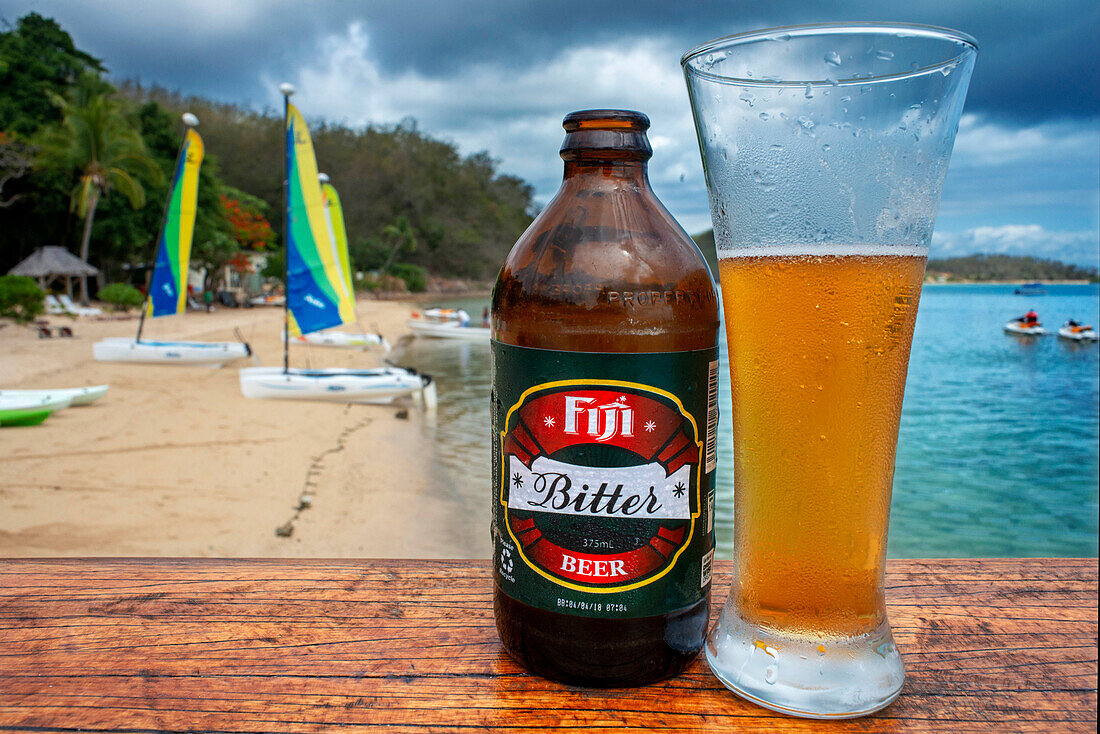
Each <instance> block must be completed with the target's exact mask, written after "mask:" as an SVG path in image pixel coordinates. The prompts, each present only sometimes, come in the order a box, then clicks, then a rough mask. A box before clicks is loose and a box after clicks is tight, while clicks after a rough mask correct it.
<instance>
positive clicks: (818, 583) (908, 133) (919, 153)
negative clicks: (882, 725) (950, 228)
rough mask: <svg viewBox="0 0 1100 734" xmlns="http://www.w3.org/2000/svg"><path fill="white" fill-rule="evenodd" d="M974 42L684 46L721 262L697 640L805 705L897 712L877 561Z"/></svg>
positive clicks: (950, 34)
mask: <svg viewBox="0 0 1100 734" xmlns="http://www.w3.org/2000/svg"><path fill="white" fill-rule="evenodd" d="M976 54H977V46H976V44H975V42H974V40H973V39H972V38H970V37H969V36H966V35H964V34H961V33H956V32H954V31H949V30H944V29H940V28H929V27H923V26H909V25H897V26H884V25H878V24H856V25H843V26H833V25H818V26H799V27H790V28H777V29H773V30H766V31H759V32H755V33H747V34H742V35H737V36H732V37H730V38H724V39H721V40H717V41H713V42H711V43H708V44H705V45H703V46H700V47H699V48H696V49H695V50H693V51H691V52H689V53H688V54H687V55H685V56H684V59H683V62H682V63H683V67H684V72H685V76H686V78H687V85H688V93H689V95H690V97H691V104H692V110H693V112H694V115H695V125H696V130H697V132H698V135H699V146H700V148H701V150H702V156H703V166H704V169H705V171H706V181H707V190H708V192H709V195H710V208H711V217H712V220H713V222H714V236H715V242H716V244H717V247H718V256H719V258H720V265H719V273H720V275H721V281H722V300H723V307H724V310H725V324H726V336H727V338H728V343H729V362H730V379H731V382H732V392H733V420H732V424H733V447H734V544H735V557H736V565H735V575H734V579H733V586H732V589H731V591H730V595H729V599H728V601H727V602H726V606H725V609H724V611H723V612H722V615H721V618H720V620H719V623H718V625H717V627H716V628H715V629H714V630H713V631H712V632H711V635H710V637H709V639H708V641H707V646H706V651H707V659H708V660H709V661H710V665H711V668H712V669H713V670H714V672H715V674H716V675H717V676H718V677H719V678H720V679H721V680H722V682H723V683H725V684H726V686H728V687H729V688H731V689H732V690H734V691H735V692H737V693H738V694H740V695H742V696H744V697H746V698H748V699H750V700H752V701H755V702H756V703H759V704H761V705H763V706H766V707H768V708H772V709H775V710H777V711H783V712H786V713H789V714H795V715H799V716H809V717H818V718H841V717H852V716H860V715H863V714H868V713H870V712H872V711H876V710H878V709H880V708H882V707H883V706H886V705H887V704H889V703H890V702H891V701H892V700H894V698H896V697H897V695H898V693H899V692H900V690H901V685H902V681H903V680H904V678H905V671H904V667H903V665H902V661H901V657H900V656H899V654H898V651H897V649H896V648H895V646H894V640H893V637H892V635H891V633H890V626H889V623H888V622H887V619H886V609H885V602H884V595H883V572H884V566H885V557H886V530H887V525H888V522H889V514H890V493H891V485H892V483H893V474H894V452H895V447H896V444H897V437H898V420H899V417H900V414H901V399H902V393H903V391H904V388H905V375H906V370H907V368H908V362H909V345H910V342H911V340H912V336H913V323H914V321H915V319H916V315H917V302H918V300H919V299H920V289H921V281H922V280H923V277H924V266H925V260H926V259H927V254H928V244H929V240H930V239H931V236H932V226H933V223H934V221H935V218H936V210H937V208H938V206H939V199H940V192H941V190H942V187H943V180H944V175H945V174H946V172H947V163H948V160H949V158H950V156H951V147H952V145H953V143H954V139H955V132H956V130H957V129H958V124H959V117H960V115H961V112H962V107H963V99H964V97H965V96H966V88H967V84H968V82H969V80H970V74H971V71H972V70H973V66H974V60H975V56H976Z"/></svg>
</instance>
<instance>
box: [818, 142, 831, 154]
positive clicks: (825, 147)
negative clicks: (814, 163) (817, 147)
mask: <svg viewBox="0 0 1100 734" xmlns="http://www.w3.org/2000/svg"><path fill="white" fill-rule="evenodd" d="M832 147H833V146H831V145H829V144H828V143H825V144H824V145H822V146H821V152H822V153H828V152H829V151H830V150H832Z"/></svg>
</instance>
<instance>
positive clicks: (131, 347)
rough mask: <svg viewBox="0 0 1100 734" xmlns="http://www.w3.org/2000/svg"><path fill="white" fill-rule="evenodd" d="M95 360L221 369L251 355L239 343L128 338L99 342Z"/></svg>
mask: <svg viewBox="0 0 1100 734" xmlns="http://www.w3.org/2000/svg"><path fill="white" fill-rule="evenodd" d="M92 352H93V354H95V358H96V359H97V360H99V361H100V362H140V363H142V364H178V365H195V366H206V367H220V366H221V365H223V364H225V363H226V362H229V361H232V360H234V359H244V358H245V357H248V356H250V355H251V354H252V350H251V349H249V347H248V345H247V344H243V343H241V342H188V341H157V340H147V339H143V340H141V341H140V342H139V341H136V340H134V339H130V338H127V337H112V338H109V339H101V340H100V341H97V342H96V343H95V344H94V345H93V346H92Z"/></svg>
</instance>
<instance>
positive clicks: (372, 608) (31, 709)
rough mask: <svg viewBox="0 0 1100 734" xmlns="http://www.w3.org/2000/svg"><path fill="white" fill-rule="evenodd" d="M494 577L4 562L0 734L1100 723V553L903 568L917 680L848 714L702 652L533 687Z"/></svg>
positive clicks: (405, 568)
mask: <svg viewBox="0 0 1100 734" xmlns="http://www.w3.org/2000/svg"><path fill="white" fill-rule="evenodd" d="M716 565H717V569H716V571H717V573H716V576H715V581H716V586H715V594H716V598H717V599H724V598H725V594H726V589H727V588H728V586H729V580H730V578H729V574H730V564H729V563H728V562H727V563H720V564H716ZM490 585H491V582H490V575H489V568H488V563H487V562H485V561H351V560H340V561H306V560H258V561H246V560H205V559H190V560H148V559H141V560H138V559H135V560H126V559H124V560H10V561H0V731H10V730H16V731H75V730H82V731H128V732H151V731H179V730H187V731H195V730H200V731H219V732H290V731H295V732H303V731H331V730H337V729H339V730H351V729H367V728H381V727H386V729H387V730H388V731H394V732H402V731H410V732H436V731H462V732H468V731H497V730H500V731H503V730H509V731H523V730H535V729H538V730H541V731H547V732H558V731H561V732H564V731H570V732H577V731H608V730H623V731H627V730H629V731H634V732H644V731H653V730H669V731H682V732H688V731H690V732H695V731H722V732H774V731H783V732H787V731H806V730H823V729H827V730H829V731H861V732H865V731H873V732H879V731H882V732H887V731H888V732H893V731H943V732H970V731H982V732H993V731H995V732H1007V731H1033V732H1057V731H1081V732H1094V731H1096V703H1097V701H1096V680H1097V648H1096V642H1097V640H1096V628H1097V611H1096V606H1097V562H1096V560H1095V559H1086V560H1067V559H1028V560H948V561H942V560H940V561H891V562H890V565H889V572H888V574H887V586H888V590H887V599H888V600H889V606H890V618H891V621H892V623H893V627H894V633H895V636H896V638H897V641H898V644H899V646H900V648H901V651H902V653H903V655H904V657H905V663H906V667H907V669H908V679H907V680H906V683H905V690H904V691H903V693H902V695H901V698H899V699H898V701H896V702H895V703H894V704H893V705H891V706H889V707H888V708H886V709H885V710H883V711H881V712H880V713H879V714H877V715H875V716H871V717H868V718H865V719H858V720H854V721H848V722H813V721H805V720H799V719H792V718H786V717H783V716H780V715H778V714H773V713H771V712H769V711H765V710H764V709H761V708H757V707H755V706H753V705H751V704H748V703H745V702H743V701H742V700H740V699H739V698H737V697H735V696H734V695H733V694H732V693H729V692H728V691H727V690H726V689H725V688H723V687H722V686H721V684H719V683H718V681H717V680H716V679H715V678H714V677H713V676H711V674H710V673H709V671H708V669H707V666H706V663H705V662H704V661H701V660H700V661H697V662H696V663H695V664H694V665H692V667H691V668H690V669H689V670H688V672H687V673H686V674H684V675H682V676H680V677H678V678H675V679H673V680H670V681H668V682H665V683H662V684H658V685H653V686H648V687H645V688H637V689H620V690H610V691H606V690H586V689H581V688H570V687H567V686H562V685H558V684H555V683H551V682H548V681H545V680H542V679H540V678H537V677H534V676H531V675H528V674H527V673H525V672H524V671H523V670H522V669H521V668H519V667H518V666H517V665H515V664H514V663H512V662H511V660H510V659H509V658H508V657H507V656H506V655H505V654H504V653H503V652H502V650H501V647H500V645H499V643H498V642H497V638H496V632H495V629H494V627H493V621H492V610H491V601H490V600H491V594H490V588H491V586H490ZM716 611H717V610H716Z"/></svg>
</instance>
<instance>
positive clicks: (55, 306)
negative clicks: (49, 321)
mask: <svg viewBox="0 0 1100 734" xmlns="http://www.w3.org/2000/svg"><path fill="white" fill-rule="evenodd" d="M46 313H48V314H50V315H51V316H60V315H61V314H63V313H67V312H66V311H65V307H64V306H62V305H61V301H59V300H57V296H55V295H53V294H47V296H46Z"/></svg>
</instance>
